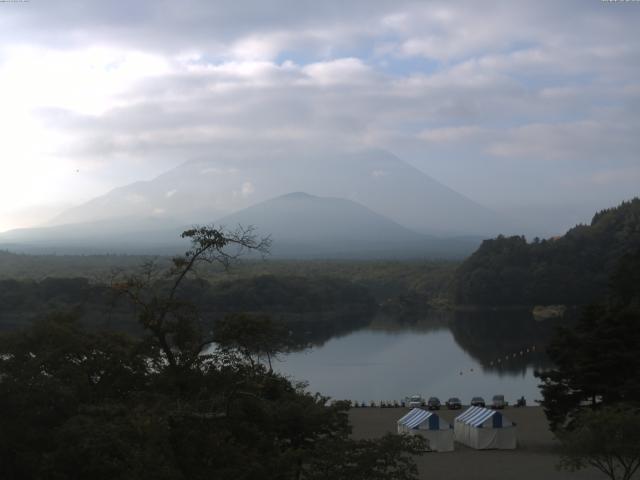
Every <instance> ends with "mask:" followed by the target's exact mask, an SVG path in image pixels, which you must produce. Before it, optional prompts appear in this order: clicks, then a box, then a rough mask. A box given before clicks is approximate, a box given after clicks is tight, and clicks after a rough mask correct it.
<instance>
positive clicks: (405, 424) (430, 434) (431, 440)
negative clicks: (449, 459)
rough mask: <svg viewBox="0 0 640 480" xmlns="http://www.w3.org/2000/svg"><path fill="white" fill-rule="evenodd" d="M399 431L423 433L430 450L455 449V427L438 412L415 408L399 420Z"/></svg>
mask: <svg viewBox="0 0 640 480" xmlns="http://www.w3.org/2000/svg"><path fill="white" fill-rule="evenodd" d="M397 424H398V433H401V434H402V433H404V434H408V435H421V436H423V437H425V438H426V439H427V441H428V444H429V450H433V451H436V452H450V451H453V427H452V426H451V424H450V423H449V422H446V421H443V420H442V419H441V418H440V416H439V415H438V414H437V413H434V412H429V411H427V410H422V409H421V408H414V409H412V410H411V411H409V413H407V414H406V415H404V416H403V417H402V418H400V419H399V420H398V422H397Z"/></svg>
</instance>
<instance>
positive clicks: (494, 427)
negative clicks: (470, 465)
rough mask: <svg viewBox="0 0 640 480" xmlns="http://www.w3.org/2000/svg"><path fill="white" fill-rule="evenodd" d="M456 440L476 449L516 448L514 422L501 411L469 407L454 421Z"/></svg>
mask: <svg viewBox="0 0 640 480" xmlns="http://www.w3.org/2000/svg"><path fill="white" fill-rule="evenodd" d="M453 430H454V435H455V439H456V442H460V443H462V444H464V445H467V446H469V447H471V448H475V449H476V450H484V449H489V448H497V449H514V448H516V424H515V423H513V422H511V421H509V420H508V419H507V418H506V417H505V416H504V415H503V414H502V413H500V412H498V411H496V410H489V409H487V408H481V407H470V408H468V409H467V410H465V411H464V412H463V413H462V414H460V415H458V416H457V417H456V418H455V421H454V429H453Z"/></svg>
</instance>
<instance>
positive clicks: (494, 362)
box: [458, 345, 536, 375]
mask: <svg viewBox="0 0 640 480" xmlns="http://www.w3.org/2000/svg"><path fill="white" fill-rule="evenodd" d="M535 351H536V346H535V345H532V346H531V347H529V348H523V349H522V350H520V351H519V352H515V353H508V354H507V355H505V356H504V357H498V358H496V359H495V360H491V361H490V362H489V366H490V367H493V366H494V365H495V366H498V365H500V364H502V362H508V361H509V360H512V359H514V358H518V357H523V356H524V355H526V354H527V353H533V352H535ZM473 372H474V370H473V367H472V368H470V369H469V372H468V373H473ZM464 373H465V371H464V370H460V371H459V372H458V375H464Z"/></svg>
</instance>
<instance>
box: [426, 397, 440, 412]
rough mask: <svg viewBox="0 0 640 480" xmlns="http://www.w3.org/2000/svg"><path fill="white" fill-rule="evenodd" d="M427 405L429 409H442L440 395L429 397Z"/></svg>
mask: <svg viewBox="0 0 640 480" xmlns="http://www.w3.org/2000/svg"><path fill="white" fill-rule="evenodd" d="M427 407H428V408H429V410H440V399H439V398H438V397H429V400H428V401H427Z"/></svg>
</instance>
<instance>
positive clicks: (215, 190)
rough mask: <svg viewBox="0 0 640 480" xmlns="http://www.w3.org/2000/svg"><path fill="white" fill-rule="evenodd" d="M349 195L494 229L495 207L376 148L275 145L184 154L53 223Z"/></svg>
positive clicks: (415, 223) (411, 220)
mask: <svg viewBox="0 0 640 480" xmlns="http://www.w3.org/2000/svg"><path fill="white" fill-rule="evenodd" d="M296 191H304V192H309V193H312V194H314V195H318V196H322V197H336V198H344V199H348V200H352V201H355V202H357V203H359V204H361V205H364V206H366V207H367V208H369V209H371V210H373V211H374V212H376V213H378V214H380V215H383V216H385V217H387V218H389V219H391V220H393V221H394V222H396V223H398V224H400V225H402V226H404V227H406V228H409V229H411V230H414V231H416V232H419V233H427V234H438V235H447V236H451V235H485V236H486V235H496V234H497V233H504V232H505V231H508V230H509V228H508V227H509V225H508V222H507V221H506V220H505V219H504V218H502V217H501V216H499V215H498V214H496V213H494V212H492V211H490V210H488V209H486V208H484V207H482V206H480V205H478V204H477V203H475V202H473V201H472V200H470V199H468V198H466V197H465V196H463V195H461V194H459V193H458V192H455V191H454V190H452V189H450V188H448V187H446V186H445V185H443V184H441V183H439V182H438V181H436V180H435V179H433V178H431V177H429V176H428V175H427V174H425V173H424V172H422V171H420V170H418V169H416V168H414V167H413V166H411V165H409V164H408V163H406V162H404V161H402V160H401V159H399V158H397V157H395V156H394V155H392V154H390V153H388V152H385V151H382V150H365V151H360V152H342V151H340V152H336V151H306V150H300V151H295V150H284V149H282V150H276V151H265V152H263V153H261V154H260V155H259V156H254V157H251V158H247V157H244V156H240V155H238V156H234V155H227V156H226V157H218V158H210V159H198V160H191V161H187V162H185V163H183V164H182V165H179V166H178V167H176V168H174V169H172V170H169V171H167V172H165V173H163V174H161V175H159V176H158V177H156V178H154V179H152V180H150V181H144V182H136V183H132V184H130V185H125V186H123V187H120V188H117V189H114V190H112V191H111V192H108V193H107V194H105V195H102V196H99V197H96V198H94V199H93V200H91V201H89V202H87V203H85V204H83V205H80V206H78V207H75V208H73V209H70V210H68V211H66V212H64V213H63V214H61V215H60V216H59V217H58V218H56V219H55V220H54V221H53V222H52V223H53V224H56V225H61V224H75V223H84V222H90V221H96V220H104V219H116V218H122V217H125V216H133V217H136V218H148V217H153V218H155V219H157V220H162V219H165V218H167V219H180V221H181V222H183V223H185V224H191V223H211V222H213V221H218V220H219V219H220V218H223V217H225V216H227V215H229V214H232V213H234V212H237V211H239V210H241V209H243V208H247V207H250V206H252V205H256V204H258V203H260V202H263V201H266V200H269V199H271V198H274V197H278V196H281V195H285V194H287V193H289V192H296Z"/></svg>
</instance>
